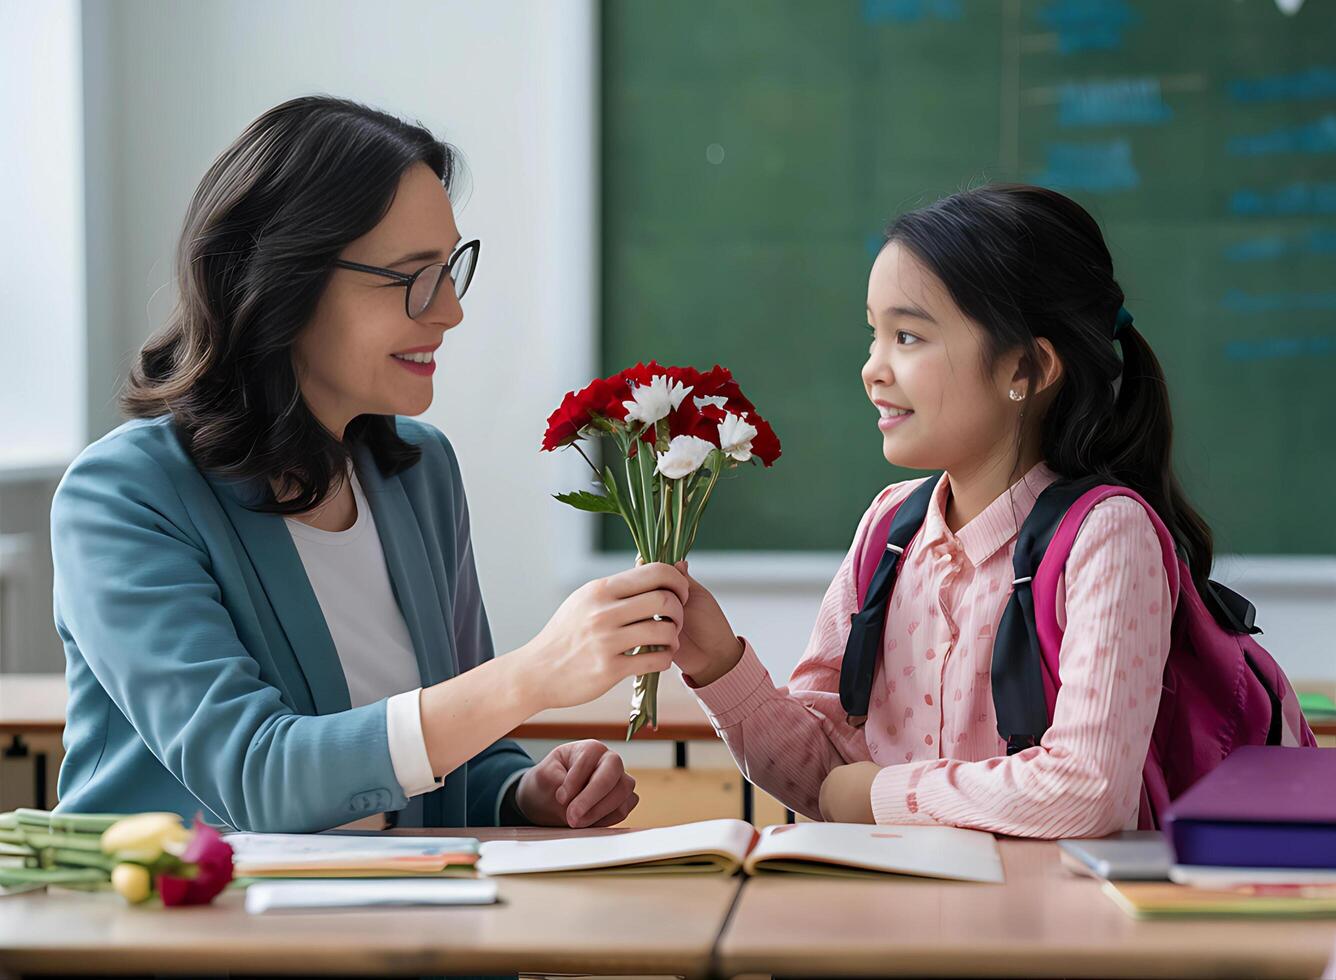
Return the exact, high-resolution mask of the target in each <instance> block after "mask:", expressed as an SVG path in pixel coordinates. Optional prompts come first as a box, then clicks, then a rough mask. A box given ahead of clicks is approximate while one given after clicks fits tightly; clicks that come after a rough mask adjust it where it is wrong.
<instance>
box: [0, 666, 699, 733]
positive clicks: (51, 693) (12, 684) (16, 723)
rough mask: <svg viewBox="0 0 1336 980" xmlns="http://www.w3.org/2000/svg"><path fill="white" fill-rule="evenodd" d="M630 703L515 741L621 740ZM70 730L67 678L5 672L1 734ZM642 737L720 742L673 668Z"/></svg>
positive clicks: (537, 724) (0, 684) (576, 713)
mask: <svg viewBox="0 0 1336 980" xmlns="http://www.w3.org/2000/svg"><path fill="white" fill-rule="evenodd" d="M630 704H631V682H630V681H629V680H628V681H626V682H625V683H623V684H620V685H618V686H617V687H615V688H613V689H612V690H611V691H609V692H608V693H607V694H605V695H603V696H602V697H601V698H598V699H597V700H594V701H591V702H589V703H588V704H583V705H579V706H578V707H574V708H553V709H551V710H549V711H542V712H539V713H538V714H536V715H534V716H533V717H532V718H530V719H529V720H528V721H526V722H525V723H524V724H522V725H520V726H519V727H518V728H516V729H515V730H514V731H513V732H511V737H513V738H542V739H562V740H565V739H570V738H599V739H606V740H608V741H610V742H618V741H621V740H622V739H624V738H625V737H626V722H627V717H628V715H629V714H630ZM64 729H65V677H64V675H63V674H0V735H59V734H60V733H61V732H62V731H64ZM636 738H638V739H657V740H660V741H672V742H694V741H714V740H715V739H716V738H718V735H717V734H716V733H715V730H714V728H713V726H711V724H710V720H709V719H708V718H707V717H706V716H705V712H704V711H703V710H702V709H701V706H700V703H699V702H698V701H697V700H696V697H695V695H694V694H692V693H691V692H690V691H689V690H687V687H686V685H685V684H684V683H683V682H682V675H681V674H679V673H678V672H677V671H676V670H672V671H669V672H668V673H666V674H664V675H663V677H662V679H661V680H660V683H659V727H658V730H657V731H655V730H651V729H648V728H644V729H641V731H640V733H639V734H638V735H637V736H636Z"/></svg>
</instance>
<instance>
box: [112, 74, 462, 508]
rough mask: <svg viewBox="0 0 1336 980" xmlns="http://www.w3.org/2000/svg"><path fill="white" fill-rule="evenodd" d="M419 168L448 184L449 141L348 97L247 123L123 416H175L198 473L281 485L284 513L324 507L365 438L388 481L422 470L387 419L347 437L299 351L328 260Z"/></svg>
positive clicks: (193, 231)
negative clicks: (306, 395) (300, 378)
mask: <svg viewBox="0 0 1336 980" xmlns="http://www.w3.org/2000/svg"><path fill="white" fill-rule="evenodd" d="M415 163H425V164H426V165H427V166H428V167H430V168H431V169H432V171H433V172H434V173H435V174H436V176H437V177H439V178H440V179H441V182H442V184H443V185H444V186H445V188H446V189H447V191H448V190H450V189H451V186H452V184H453V182H454V180H455V178H456V176H457V171H458V160H457V155H456V153H455V151H454V149H453V148H451V147H450V146H448V145H446V144H445V143H442V142H441V141H439V140H437V139H436V138H435V137H434V136H432V134H431V133H429V132H428V131H427V130H426V129H425V128H423V127H422V126H421V125H415V124H412V123H408V122H404V121H403V120H400V119H396V118H395V117H393V116H390V115H387V114H386V113H384V112H379V111H377V110H375V109H371V108H368V107H366V106H363V105H359V104H357V103H355V102H349V101H347V100H344V99H335V98H329V97H326V96H311V97H306V98H299V99H293V100H292V101H290V102H285V103H283V104H282V105H279V106H276V107H274V108H273V109H270V110H269V111H268V112H266V113H265V114H264V115H262V116H260V118H258V119H256V120H255V122H253V123H251V125H250V126H249V127H247V129H246V131H245V132H244V133H242V134H241V136H240V137H238V138H237V140H236V142H234V143H233V144H232V145H231V146H230V147H228V148H227V149H226V150H225V151H224V152H223V154H222V155H221V156H220V157H219V158H218V159H217V160H215V161H214V163H213V165H212V166H211V167H209V170H208V172H207V173H206V174H205V175H204V178H203V179H202V180H201V181H200V184H199V187H198V188H197V189H196V191H195V196H194V198H193V199H192V200H191V202H190V208H189V210H188V211H187V212H186V219H185V227H184V229H183V230H182V233H181V240H180V244H179V246H178V248H177V254H176V274H177V285H178V293H179V297H178V301H177V305H176V308H175V309H174V310H173V312H172V315H171V318H170V319H169V320H168V322H167V324H166V325H165V326H164V327H163V328H162V329H161V330H160V331H159V332H158V333H156V334H155V335H154V336H153V337H151V338H150V339H149V341H148V342H147V343H146V344H145V345H144V347H143V349H142V350H141V351H140V352H139V356H138V358H137V360H136V363H135V364H134V366H133V367H132V368H131V371H130V377H129V380H128V381H127V383H126V385H125V388H124V390H123V391H122V393H121V407H122V409H123V410H124V411H125V413H126V414H127V415H129V416H130V417H132V418H149V417H154V416H158V415H162V414H170V415H171V416H172V418H173V420H174V421H175V423H176V425H177V427H178V429H179V430H180V432H181V433H182V434H183V437H184V439H185V441H186V445H187V448H188V449H189V451H190V453H191V456H192V457H193V459H194V461H195V463H196V465H197V466H199V467H200V468H201V469H202V470H206V471H209V472H211V473H215V474H218V475H221V476H224V477H227V478H235V479H240V480H260V481H262V482H264V483H265V485H266V486H267V485H268V483H267V481H269V480H276V481H278V482H279V484H280V485H281V486H283V487H284V488H285V494H284V497H285V499H284V500H283V501H282V502H279V501H278V500H276V499H275V498H274V496H273V495H272V494H266V495H265V499H264V502H262V503H259V504H257V505H255V509H257V510H262V511H268V512H272V513H283V514H291V513H300V512H302V511H306V510H309V509H311V508H312V507H314V506H316V505H317V504H318V503H320V502H321V501H322V500H324V499H325V497H326V496H327V495H328V494H329V493H330V490H331V488H332V487H334V486H336V485H337V483H336V481H338V480H341V479H342V477H343V474H344V473H345V472H346V470H347V466H348V462H349V459H350V458H351V446H352V444H354V443H356V442H361V443H363V444H364V445H366V446H367V448H368V449H369V450H370V452H371V455H372V457H373V459H374V460H375V462H376V465H377V467H378V468H379V469H380V470H381V472H382V473H384V474H385V475H391V474H394V473H398V472H400V471H401V470H404V469H406V468H408V467H410V466H412V465H413V464H414V463H415V462H417V460H418V457H419V455H420V451H419V450H418V448H417V447H416V446H413V445H412V444H410V443H408V442H406V441H405V440H403V439H401V438H400V437H399V436H398V434H397V433H396V432H395V427H394V419H393V418H391V417H389V416H384V415H362V416H359V417H358V418H356V419H354V420H353V421H352V422H351V423H349V425H348V427H347V430H346V432H345V433H344V439H343V440H342V441H340V440H339V439H338V438H336V437H335V435H334V434H333V433H332V432H330V431H329V430H328V429H327V428H325V427H324V426H323V425H321V423H320V422H319V421H318V420H317V419H316V418H315V416H314V415H313V414H312V413H311V411H310V409H309V408H308V407H307V405H306V402H305V400H304V399H303V398H302V397H301V390H300V388H299V387H298V383H297V374H296V368H295V366H294V364H293V358H292V346H293V341H294V340H295V339H296V337H297V335H298V333H300V331H301V330H302V328H303V327H304V326H305V325H306V324H307V322H308V321H309V320H310V319H311V316H312V314H313V313H314V311H315V308H316V302H317V301H318V300H319V298H320V294H321V292H322V291H323V290H324V288H325V284H326V282H327V281H328V279H329V276H330V273H331V271H332V268H333V267H332V262H333V261H334V259H335V258H337V256H338V255H339V253H340V252H341V251H342V250H343V248H344V247H345V246H346V245H348V243H349V242H351V241H353V240H354V239H356V238H359V237H361V236H362V235H364V234H366V233H367V232H368V231H370V230H371V229H372V228H373V227H374V226H375V225H376V224H377V222H379V221H380V220H381V218H382V217H384V215H385V213H386V211H388V210H389V207H390V204H391V203H392V202H393V200H394V195H395V191H396V189H397V187H398V184H399V178H400V177H401V176H402V175H403V173H404V171H405V170H407V169H408V168H409V167H410V166H412V165H413V164H415Z"/></svg>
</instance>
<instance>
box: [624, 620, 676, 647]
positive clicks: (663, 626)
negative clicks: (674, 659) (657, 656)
mask: <svg viewBox="0 0 1336 980" xmlns="http://www.w3.org/2000/svg"><path fill="white" fill-rule="evenodd" d="M679 632H680V631H679V629H678V626H677V624H676V623H674V622H673V621H672V620H671V619H665V620H664V621H663V622H655V621H654V620H652V619H651V620H645V621H644V622H639V623H632V624H631V625H630V626H623V627H622V628H621V629H619V630H618V631H617V632H616V633H614V634H613V635H612V640H613V646H614V647H615V648H616V649H618V650H620V651H622V652H623V653H625V652H627V651H630V650H634V649H635V648H636V647H650V646H661V647H667V648H669V649H670V650H676V649H677V647H678V645H679V640H678V633H679Z"/></svg>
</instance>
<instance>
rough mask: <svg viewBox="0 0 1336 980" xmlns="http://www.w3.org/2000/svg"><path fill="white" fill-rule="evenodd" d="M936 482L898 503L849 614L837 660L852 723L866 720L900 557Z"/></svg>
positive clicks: (844, 703) (842, 697)
mask: <svg viewBox="0 0 1336 980" xmlns="http://www.w3.org/2000/svg"><path fill="white" fill-rule="evenodd" d="M937 483H938V480H935V479H930V480H928V481H927V482H926V483H924V484H923V485H922V486H921V487H919V488H918V489H917V490H915V491H914V492H913V493H912V494H910V495H909V497H908V498H907V499H906V500H905V501H904V502H903V503H901V504H900V506H899V507H898V508H897V509H896V511H895V518H894V520H892V521H891V528H890V530H889V531H888V532H887V533H886V550H885V551H884V552H883V553H882V556H881V561H879V562H877V570H876V571H875V572H873V573H872V581H871V582H870V583H869V584H868V589H867V595H865V596H863V606H862V608H861V609H860V610H859V611H858V612H856V613H854V614H853V615H852V616H850V617H849V623H850V626H849V639H848V640H847V641H846V642H845V645H844V659H843V660H842V661H840V704H841V705H842V706H843V707H844V710H845V713H846V714H847V715H848V718H849V724H851V725H862V724H863V723H864V722H865V721H867V709H868V702H869V700H870V699H871V697H872V681H873V678H874V677H875V676H876V673H877V662H878V661H879V660H880V659H881V648H882V640H883V637H884V636H885V634H886V607H887V604H888V603H889V600H890V598H891V590H892V589H893V588H894V587H895V577H896V574H897V573H898V571H899V566H900V557H901V556H902V555H903V554H904V553H905V549H906V548H908V547H909V542H910V541H912V540H914V535H916V534H918V531H919V528H920V527H922V526H923V519H924V518H925V517H926V516H927V514H928V505H929V504H930V503H931V502H932V495H933V493H934V491H936V489H937ZM868 546H869V547H871V546H872V542H868Z"/></svg>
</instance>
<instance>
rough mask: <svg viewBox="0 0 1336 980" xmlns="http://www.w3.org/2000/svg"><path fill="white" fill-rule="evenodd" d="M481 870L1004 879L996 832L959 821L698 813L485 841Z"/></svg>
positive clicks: (496, 872)
mask: <svg viewBox="0 0 1336 980" xmlns="http://www.w3.org/2000/svg"><path fill="white" fill-rule="evenodd" d="M477 867H478V871H479V872H481V873H483V874H486V875H513V874H541V873H563V874H618V873H620V874H683V873H689V872H697V873H702V872H703V873H718V874H733V873H734V872H736V871H737V870H738V869H739V868H741V869H742V870H743V872H745V873H746V874H753V875H754V874H762V873H765V872H771V871H789V872H799V873H803V874H820V875H855V876H860V877H861V876H864V875H875V874H887V873H889V874H904V875H916V876H919V877H925V878H951V879H955V880H959V881H985V882H999V883H1000V882H1001V881H1002V880H1003V877H1002V859H1001V857H1000V856H999V854H998V850H997V842H996V841H994V840H993V836H992V834H986V833H982V832H980V831H977V830H961V829H958V828H956V827H899V826H873V825H869V824H845V823H801V824H782V825H779V826H775V827H766V828H765V829H764V830H762V831H761V832H760V833H759V834H758V833H757V832H756V830H755V828H753V827H752V825H751V824H749V823H744V822H743V821H741V820H704V821H701V822H699V823H689V824H682V825H681V826H677V827H657V828H654V829H653V830H637V831H632V832H631V833H626V834H611V835H607V836H600V837H572V838H568V839H566V840H548V841H487V842H485V843H484V844H483V845H482V848H481V850H480V857H479V860H478V865H477Z"/></svg>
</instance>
